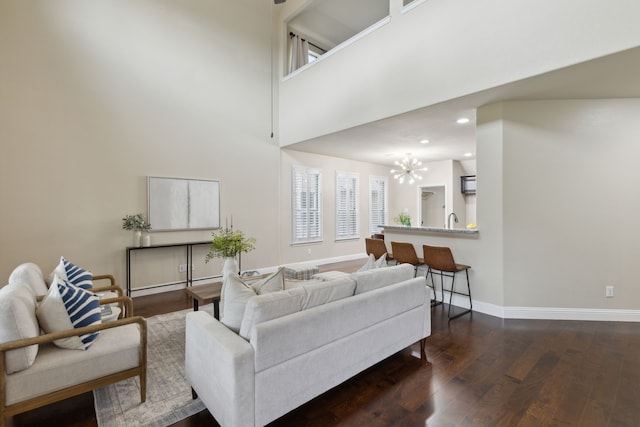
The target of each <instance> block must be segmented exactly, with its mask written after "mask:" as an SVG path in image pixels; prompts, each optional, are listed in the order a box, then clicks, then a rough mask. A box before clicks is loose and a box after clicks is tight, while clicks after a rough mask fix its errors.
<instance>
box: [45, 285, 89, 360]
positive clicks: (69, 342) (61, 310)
mask: <svg viewBox="0 0 640 427" xmlns="http://www.w3.org/2000/svg"><path fill="white" fill-rule="evenodd" d="M36 316H37V318H38V320H39V321H40V326H41V327H42V329H43V330H44V331H45V332H46V333H52V332H58V331H64V330H67V329H73V328H76V329H77V328H81V327H83V326H90V325H95V324H99V323H101V322H102V319H101V316H100V298H99V297H98V296H97V295H96V294H93V293H91V292H89V291H86V290H84V289H82V288H79V287H77V286H74V285H72V284H70V283H69V282H67V281H66V280H64V279H62V278H60V277H58V275H57V274H56V275H55V276H54V278H53V282H52V283H51V286H50V288H49V292H48V293H47V295H46V297H45V298H44V300H43V301H42V303H41V304H40V306H39V307H38V309H37V310H36ZM97 336H98V333H97V332H95V333H90V334H85V335H82V336H77V337H69V338H62V339H59V340H56V341H54V343H55V344H56V345H57V346H59V347H62V348H68V349H77V350H86V349H87V348H89V346H90V345H91V343H92V342H93V341H94V340H95V339H96V338H97Z"/></svg>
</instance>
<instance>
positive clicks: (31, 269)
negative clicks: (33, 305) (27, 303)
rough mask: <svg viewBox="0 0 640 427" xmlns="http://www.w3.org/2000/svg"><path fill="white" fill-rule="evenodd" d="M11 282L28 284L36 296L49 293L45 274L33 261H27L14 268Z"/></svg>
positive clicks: (10, 278)
mask: <svg viewBox="0 0 640 427" xmlns="http://www.w3.org/2000/svg"><path fill="white" fill-rule="evenodd" d="M9 284H21V285H27V286H28V287H29V289H30V290H31V292H32V293H33V295H35V296H39V295H44V294H46V293H47V284H46V282H45V281H44V274H42V270H41V269H40V267H38V265H37V264H34V263H32V262H26V263H24V264H20V265H19V266H17V267H16V268H14V269H13V271H12V272H11V275H10V276H9Z"/></svg>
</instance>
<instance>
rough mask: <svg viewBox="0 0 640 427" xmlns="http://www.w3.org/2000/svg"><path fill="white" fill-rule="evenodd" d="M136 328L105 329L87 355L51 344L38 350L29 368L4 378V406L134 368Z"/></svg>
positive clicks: (136, 339) (132, 325)
mask: <svg viewBox="0 0 640 427" xmlns="http://www.w3.org/2000/svg"><path fill="white" fill-rule="evenodd" d="M139 348H140V333H139V329H138V325H136V324H129V325H124V326H119V327H116V328H110V329H105V330H103V331H101V333H100V339H99V340H96V341H95V342H94V344H93V345H92V346H91V348H89V349H88V350H87V351H72V350H67V349H62V348H60V347H57V346H55V345H53V344H45V345H41V346H40V351H39V353H38V357H37V358H36V360H35V362H34V363H33V365H32V366H31V367H30V368H29V369H26V370H24V371H20V372H16V373H14V374H11V375H7V376H6V403H7V405H11V404H14V403H18V402H21V401H24V400H26V399H29V398H32V397H37V396H41V395H43V394H47V393H51V392H53V391H56V390H62V389H64V388H67V387H71V386H74V385H76V384H79V383H81V382H85V381H89V380H94V379H97V378H101V377H103V376H106V375H110V374H114V373H116V372H121V371H124V370H127V369H132V368H136V367H137V366H138V362H139V358H138V357H139V356H138V350H139Z"/></svg>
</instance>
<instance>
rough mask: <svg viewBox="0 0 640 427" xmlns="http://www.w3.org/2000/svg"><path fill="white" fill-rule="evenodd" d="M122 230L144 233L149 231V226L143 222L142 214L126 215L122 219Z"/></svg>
mask: <svg viewBox="0 0 640 427" xmlns="http://www.w3.org/2000/svg"><path fill="white" fill-rule="evenodd" d="M122 229H123V230H135V231H146V230H151V224H149V223H148V222H146V221H145V220H144V217H143V216H142V214H135V215H126V216H125V217H124V218H122Z"/></svg>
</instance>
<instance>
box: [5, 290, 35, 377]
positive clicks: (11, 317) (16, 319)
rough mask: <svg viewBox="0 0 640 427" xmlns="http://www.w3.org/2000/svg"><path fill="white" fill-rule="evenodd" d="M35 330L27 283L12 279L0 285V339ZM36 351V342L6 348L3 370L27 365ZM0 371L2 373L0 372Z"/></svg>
mask: <svg viewBox="0 0 640 427" xmlns="http://www.w3.org/2000/svg"><path fill="white" fill-rule="evenodd" d="M39 334H40V327H39V326H38V320H37V319H36V300H35V296H34V295H33V294H32V291H31V289H30V288H29V286H27V285H26V284H24V283H12V284H9V285H7V286H5V287H4V288H2V289H0V343H6V342H9V341H15V340H20V339H24V338H34V337H37V336H38V335H39ZM37 354H38V346H37V345H32V346H29V347H22V348H17V349H15V350H10V351H8V352H6V356H5V370H6V373H7V374H11V373H13V372H18V371H22V370H24V369H27V368H28V367H30V366H31V365H32V364H33V362H34V360H35V359H36V355H37ZM0 375H4V373H1V372H0Z"/></svg>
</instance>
